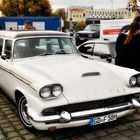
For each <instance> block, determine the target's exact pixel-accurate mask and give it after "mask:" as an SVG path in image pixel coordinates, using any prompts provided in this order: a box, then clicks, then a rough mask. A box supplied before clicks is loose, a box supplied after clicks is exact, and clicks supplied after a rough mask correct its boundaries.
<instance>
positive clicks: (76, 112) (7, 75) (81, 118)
mask: <svg viewBox="0 0 140 140" xmlns="http://www.w3.org/2000/svg"><path fill="white" fill-rule="evenodd" d="M0 55H1V57H0V88H1V89H2V90H3V91H4V93H6V94H7V96H9V98H10V99H12V100H13V101H14V102H15V103H16V105H17V110H18V114H19V118H20V120H21V122H22V123H23V124H24V125H25V126H26V127H27V128H29V129H30V128H36V129H38V130H50V129H52V128H53V129H58V128H66V127H76V126H82V125H90V126H94V125H98V124H102V123H107V122H110V121H114V120H117V119H118V118H119V117H122V116H124V115H126V114H129V113H132V112H133V111H134V110H135V109H137V108H139V107H140V73H139V72H137V71H135V70H133V69H127V68H123V67H119V66H115V65H112V64H108V63H104V62H99V61H96V60H90V59H86V58H83V57H82V56H81V55H80V54H79V52H78V51H77V48H76V47H75V45H74V43H73V40H72V38H71V37H70V36H68V35H67V34H65V33H62V32H57V31H0Z"/></svg>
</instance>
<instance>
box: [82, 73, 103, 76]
mask: <svg viewBox="0 0 140 140" xmlns="http://www.w3.org/2000/svg"><path fill="white" fill-rule="evenodd" d="M98 75H100V72H88V73H83V74H82V77H88V76H98Z"/></svg>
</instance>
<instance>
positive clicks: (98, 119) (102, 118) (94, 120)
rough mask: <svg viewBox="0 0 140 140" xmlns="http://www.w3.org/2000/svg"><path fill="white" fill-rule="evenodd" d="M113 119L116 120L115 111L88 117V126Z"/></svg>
mask: <svg viewBox="0 0 140 140" xmlns="http://www.w3.org/2000/svg"><path fill="white" fill-rule="evenodd" d="M115 120H117V113H113V114H108V115H104V116H99V117H93V118H91V119H90V126H93V125H98V124H102V123H107V122H111V121H115Z"/></svg>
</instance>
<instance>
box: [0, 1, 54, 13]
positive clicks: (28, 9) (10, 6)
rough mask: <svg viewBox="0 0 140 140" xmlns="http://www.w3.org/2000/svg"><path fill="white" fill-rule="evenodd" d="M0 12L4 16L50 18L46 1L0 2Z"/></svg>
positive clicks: (48, 3) (48, 5)
mask: <svg viewBox="0 0 140 140" xmlns="http://www.w3.org/2000/svg"><path fill="white" fill-rule="evenodd" d="M0 10H1V11H2V13H3V14H4V15H5V16H50V15H52V8H51V5H50V2H49V1H48V0H2V2H1V3H0Z"/></svg>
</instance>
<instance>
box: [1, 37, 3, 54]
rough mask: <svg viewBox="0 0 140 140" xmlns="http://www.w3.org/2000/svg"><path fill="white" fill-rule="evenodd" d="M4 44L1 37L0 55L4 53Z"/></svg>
mask: <svg viewBox="0 0 140 140" xmlns="http://www.w3.org/2000/svg"><path fill="white" fill-rule="evenodd" d="M2 46H3V39H2V38H0V55H1V53H2Z"/></svg>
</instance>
